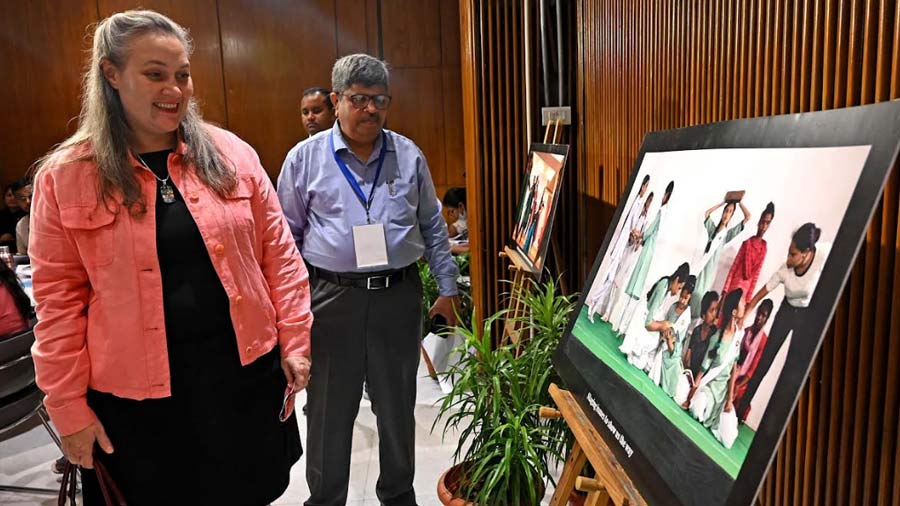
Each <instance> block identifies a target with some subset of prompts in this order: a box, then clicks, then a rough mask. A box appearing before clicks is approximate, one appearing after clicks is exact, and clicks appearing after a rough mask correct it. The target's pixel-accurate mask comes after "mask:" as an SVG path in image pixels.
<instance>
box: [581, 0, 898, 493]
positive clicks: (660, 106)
mask: <svg viewBox="0 0 900 506" xmlns="http://www.w3.org/2000/svg"><path fill="white" fill-rule="evenodd" d="M578 10H579V13H578V17H579V19H581V20H582V30H581V31H580V33H579V47H581V50H580V51H579V53H578V56H579V65H578V76H577V79H578V83H579V86H578V88H579V90H581V96H580V97H577V99H576V103H577V104H578V107H579V112H580V113H581V116H580V118H581V121H580V122H579V141H580V142H581V146H583V148H581V149H579V150H578V152H577V157H578V159H579V166H580V167H582V169H580V171H581V176H580V178H579V181H580V184H581V185H582V186H581V188H580V190H581V195H582V198H583V200H584V201H585V202H588V203H590V202H593V201H597V202H596V203H595V205H593V206H585V216H584V217H583V220H584V222H585V223H586V228H587V230H590V231H591V234H592V235H593V234H594V233H596V236H597V237H599V238H600V239H602V237H603V234H604V233H605V229H606V227H607V226H608V224H609V220H610V217H611V214H610V213H609V210H611V209H613V208H614V206H615V205H616V204H617V203H618V200H619V197H620V195H621V194H622V192H623V191H624V189H625V184H626V183H627V180H628V176H629V174H630V172H631V170H632V166H633V163H634V159H635V156H636V155H637V152H638V148H639V146H640V141H641V138H642V136H643V134H644V133H645V132H648V131H652V130H660V129H667V128H673V127H681V126H689V125H695V124H700V123H706V122H711V121H721V120H728V119H733V118H743V117H754V116H763V115H769V114H784V113H796V112H803V111H814V110H822V109H831V108H836V107H847V106H853V105H859V104H866V103H872V102H878V101H884V100H891V99H896V98H900V2H897V1H896V0H796V1H788V0H724V1H722V2H704V1H700V0H691V1H677V0H661V1H649V0H643V1H638V2H629V1H626V0H611V1H609V2H599V3H598V2H591V1H588V0H583V1H581V2H579V6H578ZM898 199H900V175H898V174H897V173H896V169H895V172H894V174H893V175H892V176H891V178H890V179H889V182H888V184H887V186H886V188H885V194H884V197H883V198H882V201H881V205H880V207H879V208H878V210H877V211H876V213H875V215H874V217H873V220H872V223H871V225H870V228H869V231H868V234H867V237H866V242H865V244H864V246H863V248H862V250H861V252H860V255H859V259H858V261H857V263H856V265H855V266H854V269H853V271H852V273H851V277H850V282H849V283H848V286H847V289H846V290H845V292H844V294H843V296H842V297H841V299H840V302H839V304H838V307H837V310H836V313H835V317H834V322H833V324H832V326H831V327H830V328H829V329H828V332H827V334H826V337H825V340H824V344H823V347H822V351H821V353H820V355H819V357H818V359H817V360H816V362H815V363H814V365H813V368H812V371H811V373H810V379H809V381H808V384H807V386H806V387H805V389H804V390H803V392H802V393H801V395H800V399H799V402H798V405H797V409H796V410H795V413H794V415H793V418H792V420H791V422H790V424H789V426H788V428H787V430H786V432H785V434H784V437H783V440H782V444H781V447H780V448H779V450H778V453H777V455H776V456H775V459H774V461H773V465H772V468H771V470H770V473H769V476H768V478H767V480H766V482H765V483H764V485H763V487H762V489H761V494H760V497H759V502H760V504H765V505H820V504H824V505H835V506H838V505H839V506H844V505H866V506H868V505H876V504H877V505H888V504H900V485H898V479H900V443H898V430H900V423H898V420H900V344H898V339H897V338H898V336H900V263H898V262H897V259H896V256H897V252H898V250H900V230H898V214H900V211H898ZM591 246H593V247H592V248H588V249H586V250H585V251H584V254H583V257H582V259H581V265H580V269H581V270H582V275H583V274H584V273H585V271H586V269H587V268H588V267H589V266H590V264H591V263H592V261H593V258H594V256H595V255H596V252H597V249H598V248H599V246H600V243H599V241H595V242H594V243H592V244H591Z"/></svg>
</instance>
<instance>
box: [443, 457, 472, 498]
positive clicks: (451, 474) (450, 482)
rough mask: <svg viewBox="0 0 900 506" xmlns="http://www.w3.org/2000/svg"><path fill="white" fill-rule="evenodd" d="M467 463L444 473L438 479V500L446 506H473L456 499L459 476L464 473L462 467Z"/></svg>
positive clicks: (462, 463) (457, 465)
mask: <svg viewBox="0 0 900 506" xmlns="http://www.w3.org/2000/svg"><path fill="white" fill-rule="evenodd" d="M463 465H465V462H461V463H459V464H456V465H455V466H453V467H451V468H450V469H448V470H446V471H444V474H442V475H441V477H440V478H439V479H438V483H437V494H438V499H440V500H441V504H443V505H444V506H472V503H471V502H469V501H466V500H465V499H462V498H460V497H456V492H457V490H458V489H459V475H460V473H461V472H462V466H463Z"/></svg>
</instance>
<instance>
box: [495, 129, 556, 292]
mask: <svg viewBox="0 0 900 506" xmlns="http://www.w3.org/2000/svg"><path fill="white" fill-rule="evenodd" d="M535 152H539V153H550V154H554V155H562V156H563V160H562V166H561V167H560V169H559V176H558V178H557V184H556V189H555V190H554V191H553V205H552V206H551V208H550V215H549V216H547V227H546V228H545V229H544V233H545V234H546V240H545V241H543V243H542V244H541V250H540V251H539V252H538V258H540V259H541V264H540V266H537V265H535V263H534V262H532V261H531V259H530V258H528V253H526V252H525V251H524V250H522V248H521V247H519V245H518V243H516V241H515V240H514V239H513V238H512V237H510V238H509V239H508V241H509V242H508V245H509V247H510V248H511V249H513V250H515V251H516V252H517V253H519V255H520V256H521V257H522V261H523V263H524V264H525V267H526V269H527V270H528V272H530V273H531V274H532V275H533V276H534V278H535V281H540V280H541V274H542V273H543V271H544V265H546V262H547V248H548V247H549V246H550V241H551V236H552V234H553V220H554V219H555V218H556V208H557V207H558V205H559V194H560V193H561V192H560V188H562V178H563V176H564V175H565V173H566V165H567V164H568V161H569V145H568V144H543V143H538V142H535V143H532V144H531V146H530V147H529V149H528V157H527V158H526V168H530V167H531V165H530V164H528V163H527V161H529V160H531V158H532V156H533V155H534V153H535ZM528 176H529V174H527V173H526V174H525V177H524V178H523V179H522V186H521V187H520V188H519V200H518V205H517V206H516V210H515V214H514V216H518V215H519V207H520V206H521V205H522V197H523V196H524V195H525V187H526V186H527V185H528Z"/></svg>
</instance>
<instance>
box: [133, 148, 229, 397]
mask: <svg viewBox="0 0 900 506" xmlns="http://www.w3.org/2000/svg"><path fill="white" fill-rule="evenodd" d="M171 153H172V150H165V151H156V152H152V153H142V154H141V155H140V159H141V160H143V161H144V163H146V164H147V166H148V168H149V169H150V170H151V171H153V173H154V174H155V175H156V177H158V178H160V179H164V180H165V179H166V178H167V177H168V176H169V171H168V166H167V160H168V156H169V154H171ZM165 184H167V185H168V186H169V187H170V188H171V189H172V191H173V192H174V194H175V202H172V203H169V204H167V203H165V202H163V199H162V194H161V193H160V191H159V189H160V188H161V187H162V186H163V183H162V182H161V181H157V182H156V187H157V192H156V206H155V208H156V250H157V255H158V257H159V269H160V274H161V276H162V288H163V311H164V313H165V319H166V337H167V340H168V344H169V361H170V366H171V369H172V389H173V393H174V390H176V389H177V388H178V387H179V386H180V385H183V382H182V381H179V380H181V379H184V378H183V376H184V374H185V373H188V374H190V376H191V379H190V383H191V384H192V385H196V386H201V385H198V384H197V383H198V382H199V383H201V384H204V386H205V384H206V383H207V382H208V381H210V380H211V379H212V378H216V377H217V378H219V379H221V378H223V377H224V378H230V377H233V376H232V375H231V374H229V373H228V372H230V371H234V372H235V373H237V372H238V371H239V370H240V358H239V355H238V348H237V338H236V337H235V335H234V326H233V324H232V322H231V313H230V307H229V300H228V295H227V294H226V293H225V289H224V288H223V287H222V282H221V281H220V280H219V276H218V274H216V270H215V269H214V268H213V264H212V261H211V260H210V256H209V252H208V250H207V247H206V243H204V241H203V237H202V236H201V235H200V229H198V228H197V224H196V223H195V222H194V218H193V216H191V213H190V211H189V210H188V207H187V204H185V202H184V197H183V196H182V195H181V192H179V191H178V189H177V188H175V185H174V184H173V183H172V180H171V179H169V180H168V181H166V183H165ZM197 357H205V358H204V360H202V361H197V360H196V358H197ZM198 362H199V363H198ZM198 367H200V368H201V369H202V370H199V371H198V370H197V368H198ZM203 370H206V371H208V372H209V373H210V374H204V373H203ZM223 372H225V374H222V373H223Z"/></svg>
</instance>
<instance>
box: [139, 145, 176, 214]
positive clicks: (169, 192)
mask: <svg viewBox="0 0 900 506" xmlns="http://www.w3.org/2000/svg"><path fill="white" fill-rule="evenodd" d="M135 156H137V158H138V160H140V161H141V164H142V165H143V166H144V168H146V169H147V170H149V171H150V173H151V174H153V177H155V178H156V180H157V181H159V182H160V183H161V185H160V187H159V196H160V197H162V201H163V202H165V203H166V204H171V203H173V202H175V190H173V189H172V187H171V186H169V178H171V177H172V175H171V174H169V175H168V176H166V178H165V179H161V178H160V177H159V176H157V175H156V173H155V172H153V169H151V168H150V166H149V165H147V162H145V161H144V159H143V158H141V155H138V154H137V153H135Z"/></svg>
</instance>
